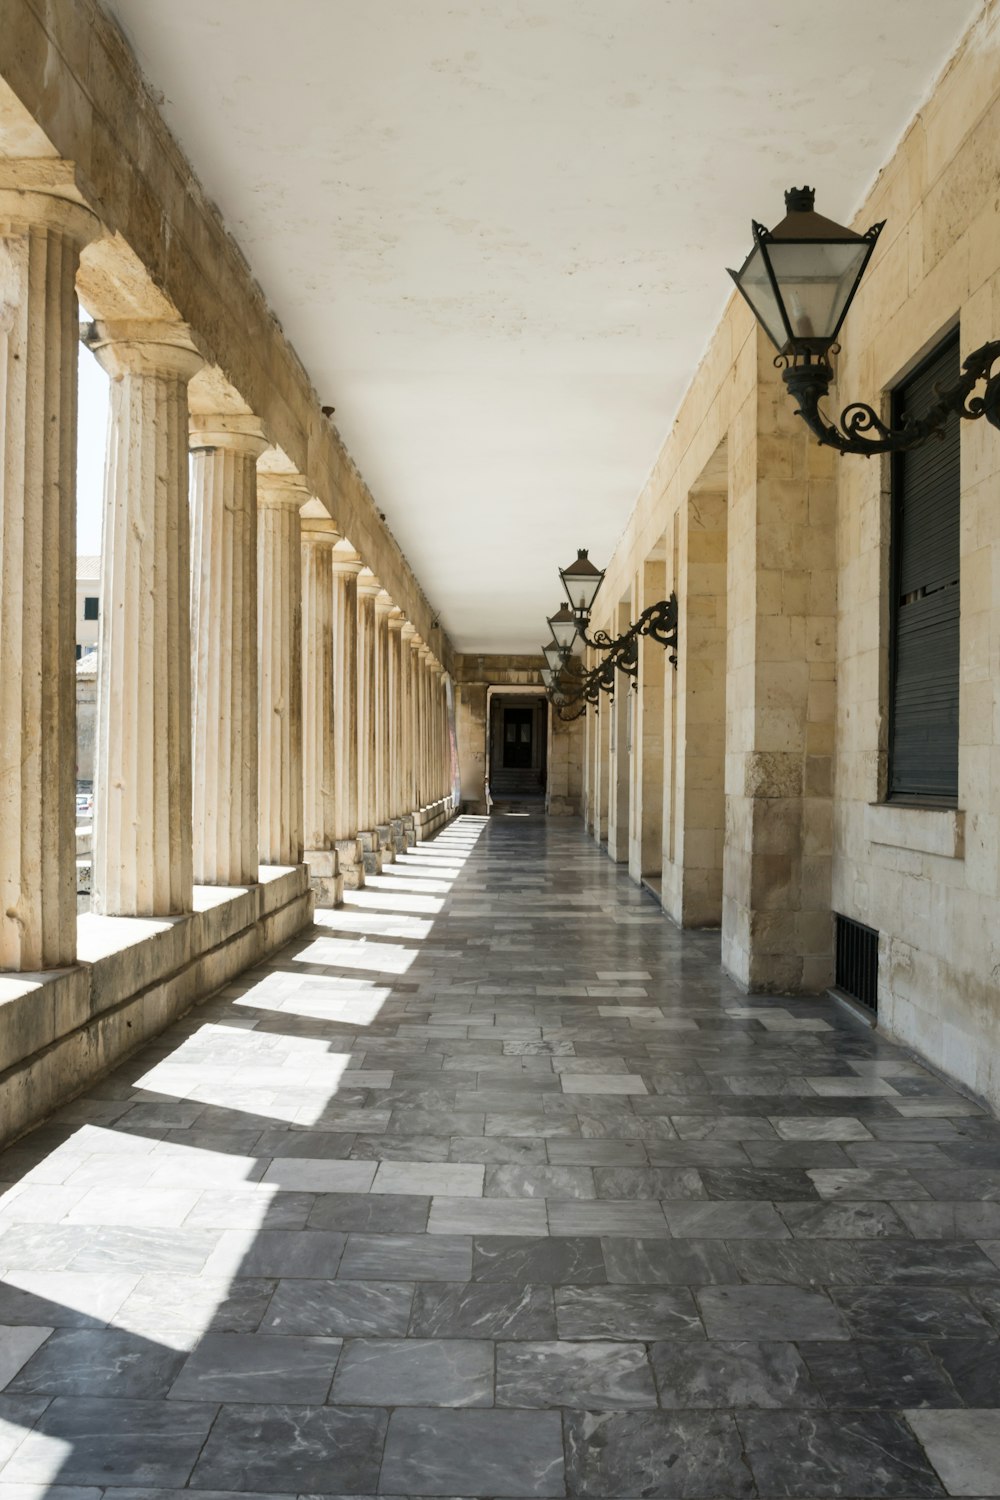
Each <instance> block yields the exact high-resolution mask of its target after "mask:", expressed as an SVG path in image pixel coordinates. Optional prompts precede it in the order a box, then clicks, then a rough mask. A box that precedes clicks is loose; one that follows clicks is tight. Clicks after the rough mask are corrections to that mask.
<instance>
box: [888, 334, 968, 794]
mask: <svg viewBox="0 0 1000 1500" xmlns="http://www.w3.org/2000/svg"><path fill="white" fill-rule="evenodd" d="M959 374H960V361H959V344H958V335H957V333H956V334H955V335H953V336H952V337H950V338H949V339H948V340H947V341H946V342H945V343H944V344H942V345H941V346H940V348H938V349H937V350H936V351H935V353H934V354H933V355H932V356H931V358H930V359H929V360H928V361H927V362H926V363H925V364H924V365H922V366H921V367H920V369H919V370H917V371H916V372H915V373H914V374H913V375H911V376H910V378H909V379H908V380H907V381H905V382H904V383H903V385H901V386H900V387H899V388H898V389H897V391H896V392H895V394H894V398H893V406H894V411H893V419H894V424H898V423H900V422H901V421H902V419H903V418H904V417H905V416H906V415H907V414H910V415H913V416H917V417H919V416H921V415H922V414H923V413H924V412H925V411H926V410H927V408H928V407H929V406H930V405H931V404H932V402H933V401H934V399H935V386H946V385H952V384H954V382H955V381H956V380H957V379H958V377H959ZM959 425H960V419H959V418H958V417H957V416H952V417H949V419H948V422H947V425H946V427H945V430H944V438H943V440H942V441H940V442H938V441H935V440H934V439H933V438H932V439H931V440H930V442H928V443H926V444H925V445H924V446H923V447H922V448H917V449H915V450H914V451H913V452H912V453H901V454H898V455H897V456H896V458H895V459H894V460H893V486H892V488H893V547H892V551H893V559H892V564H893V565H892V577H893V584H892V590H893V593H892V605H893V608H892V618H893V641H892V645H893V652H892V719H891V723H890V742H889V795H890V796H891V797H912V798H920V799H927V800H933V801H945V802H952V803H953V802H955V801H956V799H957V797H958V675H959V649H958V648H959V639H958V629H959V600H960V588H959V507H960V499H961V481H960V473H959Z"/></svg>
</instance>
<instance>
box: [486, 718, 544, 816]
mask: <svg viewBox="0 0 1000 1500" xmlns="http://www.w3.org/2000/svg"><path fill="white" fill-rule="evenodd" d="M548 712H549V710H548V704H547V703H546V702H545V700H544V699H543V698H541V697H540V696H538V695H529V694H513V693H511V694H507V693H503V694H501V693H496V694H494V695H493V696H492V697H491V700H490V715H489V791H490V798H491V800H492V803H493V811H495V812H501V811H509V810H510V809H511V807H512V806H513V807H516V808H520V807H521V805H522V804H523V810H524V811H528V812H530V811H532V810H534V811H538V812H541V811H542V810H543V809H544V806H545V783H546V770H547V760H548V728H549V725H548Z"/></svg>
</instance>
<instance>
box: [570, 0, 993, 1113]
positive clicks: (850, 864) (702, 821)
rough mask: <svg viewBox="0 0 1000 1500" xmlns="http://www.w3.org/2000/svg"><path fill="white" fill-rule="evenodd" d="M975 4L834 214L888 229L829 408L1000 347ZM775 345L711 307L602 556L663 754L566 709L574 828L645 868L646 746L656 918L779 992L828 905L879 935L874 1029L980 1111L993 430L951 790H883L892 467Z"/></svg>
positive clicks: (801, 988) (988, 63)
mask: <svg viewBox="0 0 1000 1500" xmlns="http://www.w3.org/2000/svg"><path fill="white" fill-rule="evenodd" d="M998 15H1000V10H998V6H997V4H996V3H992V4H989V5H988V6H987V7H986V9H985V11H984V14H983V16H982V18H981V19H980V20H979V21H978V22H977V24H976V25H975V26H974V27H973V28H972V30H971V32H970V33H969V35H968V37H967V38H966V41H965V43H964V44H963V46H962V47H961V48H960V49H959V51H958V53H957V55H956V56H955V58H954V59H953V60H952V61H951V63H950V64H949V65H948V67H947V68H946V70H945V72H944V74H943V75H942V77H941V79H940V80H939V82H938V84H937V86H936V88H935V89H934V91H933V93H932V95H931V97H930V98H929V99H928V101H927V103H926V104H925V105H924V106H923V107H922V109H921V110H920V113H919V114H918V116H917V117H916V119H915V120H914V121H913V123H912V125H911V126H910V128H909V129H908V131H907V133H906V135H905V136H904V138H903V140H902V141H901V143H900V145H899V147H898V148H897V150H896V151H895V153H894V155H893V156H892V158H891V160H890V161H889V162H888V163H887V165H886V167H885V168H884V170H883V171H882V173H881V174H880V176H879V178H878V180H877V181H876V183H875V185H874V186H873V188H872V189H871V191H870V193H869V195H868V197H867V199H866V201H865V202H864V204H863V205H862V207H861V208H860V210H859V212H858V214H857V216H856V219H855V221H854V224H855V227H856V228H858V229H865V228H867V227H868V225H869V224H871V223H872V222H874V221H877V220H880V219H885V220H886V221H887V222H886V228H885V230H884V231H883V233H882V236H881V238H880V240H879V243H878V246H877V247H876V252H875V255H874V257H873V260H872V264H871V266H870V268H869V271H868V273H867V275H866V278H865V280H864V282H863V283H862V287H861V290H860V292H859V295H858V297H857V299H856V302H855V304H854V306H853V308H852V310H851V313H850V315H849V317H848V320H847V322H846V324H845V327H844V330H843V334H842V343H843V353H842V355H841V356H840V357H839V369H838V383H839V387H840V391H841V392H842V393H843V394H842V398H841V401H840V404H841V405H843V404H844V402H845V401H846V400H848V399H861V400H869V401H873V402H874V403H875V404H876V405H877V404H878V402H879V400H880V393H884V392H886V391H887V390H889V389H891V387H892V386H893V385H894V384H896V383H897V382H898V381H899V380H900V379H901V378H902V377H903V376H904V375H905V374H906V373H907V372H908V370H910V369H912V368H913V367H914V365H915V364H916V363H917V362H918V361H919V359H920V358H921V357H922V356H923V355H924V354H926V353H927V352H928V351H929V350H930V349H932V348H933V347H934V346H935V344H936V343H937V342H938V341H939V340H940V338H941V337H942V336H943V335H944V334H945V333H946V332H947V331H948V329H949V328H951V327H953V326H954V325H955V324H956V322H957V323H959V324H960V327H961V342H962V350H963V353H967V352H968V351H970V350H971V349H974V348H976V347H977V346H978V345H980V344H982V343H983V342H985V341H986V340H989V339H996V338H998V337H1000V199H998V197H997V192H996V183H997V181H998V179H1000V24H998ZM791 185H792V184H791V183H789V186H791ZM818 186H819V189H820V191H819V197H818V203H817V207H818V208H819V210H820V211H821V212H822V211H823V208H824V204H823V201H822V183H821V182H820V183H819V185H818ZM780 213H781V210H780V204H778V203H775V204H773V205H766V204H761V206H760V214H761V216H762V217H763V218H765V219H768V218H770V219H771V220H775V219H777V218H779V217H780ZM741 248H742V247H741V246H739V245H735V246H734V247H733V254H734V257H736V256H738V254H739V252H740V250H741ZM721 274H722V270H721V267H720V276H721ZM773 352H774V351H773V349H772V348H771V347H770V345H769V344H768V343H767V341H766V340H765V339H764V337H763V335H762V334H759V333H758V331H757V329H756V327H755V326H754V324H753V321H752V319H751V317H750V314H749V311H748V310H747V309H746V307H745V306H744V305H743V304H742V302H741V300H740V299H738V298H734V299H732V300H731V301H730V303H729V305H728V307H727V309H726V312H725V314H724V316H723V318H722V320H721V322H720V323H719V325H718V327H717V328H716V330H715V332H714V334H713V336H712V338H711V340H710V342H709V345H708V350H707V353H706V355H705V357H704V359H703V361H702V364H701V366H700V367H699V369H698V371H697V372H696V374H695V376H694V379H693V380H692V383H691V386H690V388H689V390H688V392H687V394H686V397H685V399H684V401H683V403H682V405H681V408H680V410H679V412H678V414H677V417H676V420H675V423H674V426H673V429H672V431H671V433H670V435H669V437H668V439H667V441H666V443H665V444H664V447H663V449H662V451H661V453H660V454H659V456H658V458H657V460H656V463H655V464H654V466H653V469H652V471H651V474H650V477H649V480H648V482H647V484H646V486H645V488H644V490H643V492H642V493H641V495H640V496H639V498H638V500H637V503H636V505H635V508H634V511H633V513H632V516H631V517H630V520H629V522H628V525H627V526H626V528H625V532H624V535H623V537H622V540H621V542H620V543H619V546H618V548H617V549H616V552H615V555H614V557H613V558H612V559H611V561H610V563H609V565H608V569H607V575H606V579H605V583H604V586H603V588H602V590H601V593H600V594H599V596H598V600H597V609H596V612H595V619H594V624H595V626H598V627H603V628H606V629H609V630H611V631H612V633H616V632H617V630H620V629H621V628H622V623H623V619H622V611H623V610H626V612H627V610H628V609H631V610H633V611H634V609H635V608H636V607H637V606H638V603H639V598H640V594H641V590H642V586H643V577H644V569H647V568H648V565H649V559H650V558H651V557H655V556H657V555H661V554H660V553H658V549H662V556H663V558H664V564H663V566H664V571H665V575H666V576H665V587H666V588H667V589H668V590H669V589H670V588H675V589H676V590H677V592H678V595H679V598H680V649H679V661H678V670H677V673H676V676H675V677H674V679H673V681H671V680H670V679H669V678H668V679H667V683H666V691H665V693H664V701H663V705H662V714H663V717H662V725H663V728H662V740H661V742H660V743H658V744H657V743H654V742H652V741H651V740H650V738H649V736H648V734H647V733H646V732H645V728H644V727H643V725H638V726H637V724H636V722H635V720H634V719H633V720H632V722H631V723H629V721H628V718H627V715H626V710H625V709H624V708H622V706H621V705H620V704H617V705H611V704H607V705H603V720H597V721H594V722H593V723H592V724H591V725H589V726H588V731H587V733H588V765H589V766H590V767H592V768H593V771H592V774H591V773H590V772H589V771H588V778H587V806H586V816H587V819H588V823H589V826H590V827H591V829H592V831H593V833H594V835H595V837H598V838H601V837H603V836H605V835H606V836H607V838H608V849H609V853H610V854H611V855H612V857H614V858H616V859H618V860H624V859H625V858H627V857H629V856H630V866H631V871H632V873H633V875H635V876H638V875H639V874H641V873H645V871H644V870H643V869H640V868H639V867H640V866H646V867H648V857H647V856H646V855H644V854H640V852H639V849H640V845H641V827H640V820H641V822H642V823H643V824H645V823H648V808H644V807H643V802H644V800H647V799H648V797H649V795H650V792H649V788H650V785H651V782H655V775H654V777H653V778H650V776H649V775H648V774H647V772H648V764H647V765H645V766H644V762H647V763H649V762H652V763H653V764H654V765H655V764H657V763H659V765H660V770H659V777H660V784H661V786H662V792H663V809H662V840H663V847H662V881H663V888H662V889H663V894H662V899H663V903H664V906H665V907H666V909H667V910H668V911H669V912H670V913H671V915H672V916H673V917H674V918H675V920H677V921H678V922H681V923H684V924H685V925H704V924H709V925H710V924H712V923H713V922H721V927H722V955H723V962H724V964H725V966H726V967H727V968H728V969H729V971H730V972H731V973H732V974H733V975H734V976H735V977H736V978H737V979H738V980H739V981H740V982H741V983H742V984H744V985H745V986H747V987H748V988H752V989H756V990H764V991H768V990H774V991H778V992H783V993H789V994H794V993H806V994H808V993H815V992H818V991H822V990H823V989H825V988H826V987H827V986H828V985H829V984H830V983H831V980H832V978H833V962H832V931H833V912H835V911H836V912H841V913H843V914H844V915H846V916H849V917H852V918H855V919H857V920H859V921H861V922H864V923H866V924H867V925H869V926H872V927H874V928H876V929H877V930H878V931H879V933H880V935H881V938H880V975H879V1025H880V1026H882V1027H883V1028H885V1029H886V1030H887V1031H889V1032H891V1033H892V1034H893V1035H895V1036H897V1037H898V1038H900V1039H901V1040H903V1041H904V1042H907V1043H909V1044H911V1045H912V1046H914V1047H915V1048H916V1049H918V1050H919V1051H920V1052H921V1053H922V1054H924V1055H925V1056H926V1057H927V1058H929V1059H930V1060H931V1061H932V1062H933V1063H934V1064H936V1065H937V1066H939V1067H941V1068H942V1069H943V1070H944V1071H945V1072H947V1073H948V1074H950V1075H951V1076H952V1077H954V1078H956V1079H958V1080H959V1081H961V1082H963V1083H965V1084H966V1085H968V1086H969V1087H970V1088H972V1089H973V1090H975V1091H976V1092H977V1093H979V1094H982V1095H985V1096H988V1097H989V1098H990V1099H991V1100H992V1102H993V1103H994V1104H996V1103H998V1102H1000V854H998V850H1000V652H998V645H997V643H998V640H1000V506H998V505H997V500H996V496H997V493H998V480H1000V473H998V471H1000V434H998V433H997V431H996V430H995V429H994V428H991V427H989V426H988V425H987V424H985V423H974V422H964V423H963V424H962V627H961V724H960V766H959V787H960V790H959V807H958V809H957V811H956V810H939V811H930V810H926V809H918V808H904V807H899V806H896V805H886V804H885V803H884V800H883V799H884V797H885V794H886V747H887V712H888V702H887V684H888V541H889V509H888V471H887V467H886V466H880V464H879V462H878V461H875V462H866V461H865V460H864V459H862V458H856V457H847V458H844V459H839V458H838V457H837V456H836V455H834V454H832V453H831V452H830V451H829V450H825V449H821V448H820V447H819V446H818V445H817V444H816V443H815V442H814V440H812V439H811V438H810V436H809V434H808V433H807V431H806V429H805V427H804V425H803V424H802V422H801V420H800V419H799V418H797V417H796V416H795V414H794V410H793V405H792V403H791V402H790V401H789V399H788V397H787V395H786V393H785V390H784V387H783V385H782V383H781V381H780V378H779V377H778V374H777V372H776V371H775V369H774V367H773ZM829 404H830V407H831V409H836V406H837V401H836V396H831V399H830V403H829ZM723 641H724V645H723ZM651 706H652V705H651V704H650V703H649V701H647V702H646V703H645V704H643V705H641V707H640V710H639V711H640V713H641V714H642V718H643V721H645V719H646V718H647V717H648V712H647V711H648V710H649V709H650V708H651ZM631 712H632V713H635V710H634V709H633V710H631ZM616 715H617V716H622V717H619V718H618V720H617V724H616V722H615V720H616ZM616 728H617V736H616V734H615V729H616ZM637 728H638V733H637V732H636V731H637ZM629 731H631V733H630V736H629V737H630V741H631V746H632V748H631V752H630V766H629V772H628V774H629V782H628V785H630V787H631V809H630V811H629V812H627V813H626V812H623V810H622V786H623V780H622V767H621V757H622V749H621V741H622V738H623V735H624V734H627V733H628V732H629ZM616 740H617V746H616ZM723 809H724V811H723ZM623 819H624V820H625V821H627V822H628V825H629V827H628V836H627V837H625V838H623V836H622V823H623Z"/></svg>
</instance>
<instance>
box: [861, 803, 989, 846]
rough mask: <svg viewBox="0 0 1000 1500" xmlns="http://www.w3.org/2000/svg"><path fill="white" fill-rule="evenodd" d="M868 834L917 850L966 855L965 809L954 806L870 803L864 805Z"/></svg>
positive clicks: (875, 840) (872, 838) (882, 841)
mask: <svg viewBox="0 0 1000 1500" xmlns="http://www.w3.org/2000/svg"><path fill="white" fill-rule="evenodd" d="M865 838H866V839H868V840H869V841H870V842H871V843H873V844H887V845H888V846H889V847H890V848H892V849H910V850H912V852H913V853H914V854H937V855H940V856H941V857H942V858H943V859H964V858H965V813H964V812H961V811H959V810H958V809H957V808H953V807H940V808H938V807H904V806H896V805H895V804H892V803H886V802H875V803H869V805H868V806H867V807H866V808H865Z"/></svg>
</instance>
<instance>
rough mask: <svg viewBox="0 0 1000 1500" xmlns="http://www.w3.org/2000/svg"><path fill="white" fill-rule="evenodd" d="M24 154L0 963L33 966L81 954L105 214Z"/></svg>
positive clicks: (12, 409)
mask: <svg viewBox="0 0 1000 1500" xmlns="http://www.w3.org/2000/svg"><path fill="white" fill-rule="evenodd" d="M23 165H24V164H17V165H15V164H13V163H7V162H5V163H2V164H0V307H2V309H3V312H2V314H0V641H2V642H3V658H2V662H0V969H14V970H22V971H31V970H37V969H50V968H60V967H62V966H64V965H66V964H71V963H73V961H74V959H75V957H76V844H75V827H74V825H75V821H76V818H75V812H74V807H75V803H74V792H75V785H74V774H75V766H76V710H75V690H76V683H75V677H74V671H73V665H74V664H73V645H74V640H75V619H76V588H75V583H74V569H75V561H76V558H75V553H76V546H75V537H76V362H77V337H78V326H79V315H78V312H77V304H76V291H75V284H74V278H75V275H76V267H77V262H78V260H79V256H80V250H81V248H82V247H83V245H85V244H86V243H87V242H88V241H89V240H90V239H92V238H93V236H94V234H95V233H96V232H97V230H98V224H97V221H96V219H95V218H94V217H93V215H92V214H90V213H89V212H88V211H87V210H86V209H85V208H83V207H82V206H80V205H79V204H76V203H71V202H69V201H67V200H66V199H63V198H59V197H53V196H51V195H49V194H43V193H29V192H17V191H14V190H12V186H11V185H16V184H17V183H18V181H23V176H22V177H20V178H19V177H18V176H17V175H15V174H17V173H18V170H19V168H20V170H21V172H22V174H23ZM45 165H46V166H47V167H50V168H51V167H52V166H53V164H52V163H45ZM69 175H70V176H71V173H70V174H69Z"/></svg>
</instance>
